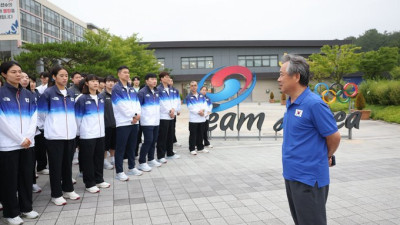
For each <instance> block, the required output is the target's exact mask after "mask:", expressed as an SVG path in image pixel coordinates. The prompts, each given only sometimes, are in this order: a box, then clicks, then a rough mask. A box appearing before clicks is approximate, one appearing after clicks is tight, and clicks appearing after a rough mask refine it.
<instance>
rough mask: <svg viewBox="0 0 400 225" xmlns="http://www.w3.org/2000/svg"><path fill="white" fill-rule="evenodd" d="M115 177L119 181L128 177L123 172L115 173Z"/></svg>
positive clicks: (126, 179)
mask: <svg viewBox="0 0 400 225" xmlns="http://www.w3.org/2000/svg"><path fill="white" fill-rule="evenodd" d="M115 179H117V180H120V181H128V180H129V177H128V176H127V175H126V174H125V173H124V172H121V173H117V175H116V176H115Z"/></svg>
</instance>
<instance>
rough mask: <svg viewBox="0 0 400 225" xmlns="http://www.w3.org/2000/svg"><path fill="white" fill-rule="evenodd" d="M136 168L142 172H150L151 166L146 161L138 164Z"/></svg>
mask: <svg viewBox="0 0 400 225" xmlns="http://www.w3.org/2000/svg"><path fill="white" fill-rule="evenodd" d="M138 169H139V170H141V171H144V172H150V171H151V167H150V166H149V165H148V164H147V163H141V164H139V166H138Z"/></svg>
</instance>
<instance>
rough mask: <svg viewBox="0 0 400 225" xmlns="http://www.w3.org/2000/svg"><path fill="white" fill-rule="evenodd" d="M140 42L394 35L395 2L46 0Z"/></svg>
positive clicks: (399, 26)
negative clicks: (371, 32) (135, 36)
mask: <svg viewBox="0 0 400 225" xmlns="http://www.w3.org/2000/svg"><path fill="white" fill-rule="evenodd" d="M49 1H50V2H52V3H54V4H55V5H57V6H59V7H60V8H62V9H64V10H65V11H67V12H69V13H71V14H72V15H74V16H76V17H77V18H79V19H81V20H83V21H84V22H90V23H93V24H95V25H96V26H98V27H100V28H107V29H109V30H110V32H111V33H112V34H115V35H119V36H122V37H126V36H130V35H132V34H133V33H138V35H139V37H141V38H142V39H143V41H192V40H327V39H343V38H346V37H348V36H356V37H358V36H359V35H361V34H362V33H364V32H365V31H366V30H368V29H371V28H376V29H378V31H380V32H383V31H385V30H386V31H389V32H392V31H400V0H286V1H277V0H274V1H272V0H141V1H138V0H114V1H109V0H107V1H106V0H49Z"/></svg>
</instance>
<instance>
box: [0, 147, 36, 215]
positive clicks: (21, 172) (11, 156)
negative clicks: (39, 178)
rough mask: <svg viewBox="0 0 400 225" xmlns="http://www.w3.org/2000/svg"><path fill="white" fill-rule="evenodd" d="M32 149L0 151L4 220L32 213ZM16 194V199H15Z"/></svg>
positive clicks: (0, 189)
mask: <svg viewBox="0 0 400 225" xmlns="http://www.w3.org/2000/svg"><path fill="white" fill-rule="evenodd" d="M34 154H35V152H34V150H33V148H28V149H19V150H14V151H7V152H3V151H0V171H1V173H0V181H1V182H2V183H1V185H0V195H1V197H0V199H1V202H2V204H3V216H4V218H14V217H16V216H19V215H20V213H22V212H30V211H32V182H33V179H32V170H34V166H33V160H32V158H33V155H34ZM17 192H18V197H17Z"/></svg>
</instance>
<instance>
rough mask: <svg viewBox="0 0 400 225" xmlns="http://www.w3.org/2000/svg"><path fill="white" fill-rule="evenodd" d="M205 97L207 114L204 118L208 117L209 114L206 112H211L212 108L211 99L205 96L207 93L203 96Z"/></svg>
mask: <svg viewBox="0 0 400 225" xmlns="http://www.w3.org/2000/svg"><path fill="white" fill-rule="evenodd" d="M205 98H206V102H207V112H206V114H207V116H206V120H208V119H210V115H208V113H212V109H213V104H212V101H211V99H210V98H209V97H207V95H206V96H205Z"/></svg>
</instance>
